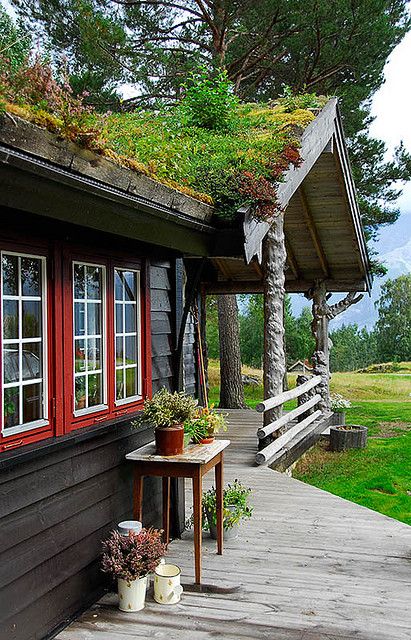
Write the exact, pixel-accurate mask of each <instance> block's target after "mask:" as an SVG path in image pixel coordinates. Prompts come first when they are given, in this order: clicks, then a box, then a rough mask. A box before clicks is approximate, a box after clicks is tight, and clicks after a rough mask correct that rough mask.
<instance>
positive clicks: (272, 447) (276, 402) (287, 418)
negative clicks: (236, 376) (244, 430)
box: [255, 376, 322, 464]
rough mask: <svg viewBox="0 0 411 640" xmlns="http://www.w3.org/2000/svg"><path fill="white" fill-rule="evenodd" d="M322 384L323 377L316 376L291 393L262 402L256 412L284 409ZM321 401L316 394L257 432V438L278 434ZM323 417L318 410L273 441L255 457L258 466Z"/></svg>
mask: <svg viewBox="0 0 411 640" xmlns="http://www.w3.org/2000/svg"><path fill="white" fill-rule="evenodd" d="M320 382H321V376H314V377H313V378H311V379H310V380H308V381H307V382H304V384H301V385H299V386H298V387H295V389H290V391H284V392H283V393H280V394H279V395H278V396H274V397H273V398H268V399H267V400H264V402H260V403H259V404H258V405H257V406H256V410H257V411H258V412H259V413H265V412H266V411H270V410H271V409H275V408H277V407H282V406H283V404H284V403H285V402H287V401H288V400H293V399H294V398H299V397H300V396H302V395H303V394H305V393H307V392H308V391H311V390H312V389H315V387H317V386H318V385H319V383H320ZM320 400H321V395H320V394H319V393H316V394H315V395H314V396H312V397H311V398H309V399H308V400H306V401H305V402H302V403H301V404H299V406H298V407H297V408H296V409H293V410H292V411H288V412H287V413H284V414H283V415H282V416H280V417H279V418H277V419H276V420H274V421H273V422H270V424H267V425H266V426H264V427H261V428H260V429H258V431H257V436H258V437H259V438H260V439H261V438H266V437H267V436H269V435H271V434H273V433H276V432H277V431H278V430H279V429H281V427H284V426H285V425H286V424H288V423H289V422H292V420H294V419H295V418H298V416H301V415H302V414H303V413H306V411H308V410H309V409H312V408H314V407H315V406H316V405H317V404H318V402H319V401H320ZM321 415H322V411H321V410H320V409H316V410H315V411H313V413H310V415H308V416H307V417H306V418H304V420H301V422H298V423H297V424H296V425H294V426H292V427H291V428H290V429H288V431H286V432H285V433H284V434H282V435H281V436H279V437H278V438H276V439H275V440H273V442H271V443H270V444H268V445H267V446H266V447H264V449H261V451H259V452H258V453H257V455H256V457H255V461H256V463H257V464H264V463H266V462H268V461H269V460H271V458H273V456H275V454H276V453H278V452H279V451H281V449H283V448H284V447H285V446H286V445H287V443H289V442H290V441H291V440H292V439H293V438H294V437H295V436H297V435H298V434H299V433H300V431H303V430H304V429H305V428H306V427H308V426H309V425H310V424H311V423H313V422H315V421H316V420H318V419H319V418H320V417H321Z"/></svg>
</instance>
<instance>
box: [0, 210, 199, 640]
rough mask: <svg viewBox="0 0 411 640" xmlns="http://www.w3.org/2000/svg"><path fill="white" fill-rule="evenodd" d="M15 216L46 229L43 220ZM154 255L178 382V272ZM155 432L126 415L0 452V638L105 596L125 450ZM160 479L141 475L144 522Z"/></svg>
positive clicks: (125, 498)
mask: <svg viewBox="0 0 411 640" xmlns="http://www.w3.org/2000/svg"><path fill="white" fill-rule="evenodd" d="M13 216H14V217H13V219H14V220H15V221H16V224H18V225H19V228H25V229H26V230H27V229H29V230H30V229H34V228H36V229H37V233H40V232H41V224H39V222H40V221H34V226H33V220H30V219H29V218H28V217H26V216H21V215H20V214H18V213H17V212H14V214H13ZM8 219H11V218H10V212H8ZM48 233H51V230H50V226H49V225H48ZM0 235H1V229H0ZM129 248H130V247H129ZM136 251H137V249H136ZM147 251H149V249H147ZM138 252H139V255H140V256H141V255H144V254H142V248H141V247H138ZM156 253H157V254H158V249H157V250H156ZM149 261H150V268H149V273H150V298H151V342H152V386H153V392H155V391H156V390H158V389H159V388H161V387H162V386H166V387H167V388H169V389H172V388H173V381H174V377H173V350H174V344H175V316H176V303H175V293H174V292H175V272H174V261H173V259H172V258H168V259H164V260H161V259H159V258H158V257H153V256H149ZM190 344H191V343H190ZM152 439H153V432H152V429H151V428H149V427H142V428H139V429H137V430H136V429H135V428H133V427H132V426H131V425H130V420H129V419H128V420H127V421H124V419H123V421H118V420H117V421H112V422H105V423H101V424H99V425H98V426H95V427H90V428H83V429H78V430H76V431H73V432H71V433H70V434H67V435H65V436H62V437H58V438H49V439H48V440H44V441H42V442H39V443H36V444H32V445H27V446H25V447H22V448H20V449H14V450H11V451H10V452H4V453H2V454H0V496H1V500H0V640H6V639H7V640H11V639H12V640H38V639H41V638H45V637H47V636H48V634H50V633H52V632H53V630H55V629H56V628H58V627H60V626H63V625H64V624H65V623H67V622H68V620H69V619H70V618H71V617H73V616H75V615H76V614H77V613H78V612H79V611H80V610H81V609H83V608H85V607H87V606H89V605H90V604H91V603H92V602H94V601H95V600H96V599H97V598H98V597H99V596H100V594H101V592H102V589H103V588H104V585H105V584H106V580H105V577H104V575H103V574H102V573H101V571H100V568H99V563H100V553H101V540H102V539H103V538H104V537H105V536H106V535H107V533H108V532H109V531H110V530H111V529H112V528H113V527H114V526H115V524H116V523H117V522H119V521H120V520H124V519H129V518H130V517H131V515H132V512H131V505H132V481H131V477H132V473H131V471H132V469H131V466H130V464H129V463H127V462H126V461H125V454H126V453H127V452H128V451H131V450H132V449H135V448H137V447H139V446H142V445H144V444H146V443H147V442H149V441H151V440H152ZM160 484H161V483H159V480H158V479H146V480H145V485H144V505H143V514H144V515H143V524H144V525H155V526H159V525H160V513H161V487H160ZM177 489H178V487H175V488H174V491H177ZM174 495H178V494H174ZM180 501H181V494H180ZM179 512H180V518H179V522H180V523H181V522H184V514H183V513H181V505H180V509H179ZM174 521H175V519H174Z"/></svg>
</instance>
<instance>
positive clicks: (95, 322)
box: [87, 302, 101, 336]
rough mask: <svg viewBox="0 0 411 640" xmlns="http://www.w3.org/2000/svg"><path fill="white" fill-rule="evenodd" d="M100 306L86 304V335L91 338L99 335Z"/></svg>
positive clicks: (97, 303) (97, 304)
mask: <svg viewBox="0 0 411 640" xmlns="http://www.w3.org/2000/svg"><path fill="white" fill-rule="evenodd" d="M100 316H101V304H100V303H99V302H88V303H87V335H89V336H93V335H98V334H100V329H101V323H100Z"/></svg>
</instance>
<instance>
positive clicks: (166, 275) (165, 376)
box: [150, 261, 174, 393]
mask: <svg viewBox="0 0 411 640" xmlns="http://www.w3.org/2000/svg"><path fill="white" fill-rule="evenodd" d="M170 269H171V265H170V262H168V261H162V262H159V261H157V262H155V261H152V262H151V266H150V290H151V349H152V379H153V393H155V392H156V391H158V390H159V389H161V387H166V388H167V389H170V390H172V388H173V362H172V335H173V334H172V331H173V326H174V313H173V288H172V286H171V278H170Z"/></svg>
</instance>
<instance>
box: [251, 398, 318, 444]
mask: <svg viewBox="0 0 411 640" xmlns="http://www.w3.org/2000/svg"><path fill="white" fill-rule="evenodd" d="M321 399H322V396H320V394H319V393H316V394H315V396H313V397H312V398H310V399H309V400H307V402H304V404H300V406H299V407H297V408H296V409H293V410H292V411H288V412H287V413H285V414H284V415H283V416H281V418H278V419H277V420H274V422H271V423H270V424H267V425H266V426H265V427H262V428H261V429H259V430H258V431H257V436H258V437H259V438H260V439H261V438H266V437H267V436H269V435H271V434H272V433H275V432H276V431H278V430H279V429H281V427H284V426H285V425H286V424H288V423H289V422H291V420H294V418H298V416H300V415H301V414H302V413H305V412H306V411H308V409H311V408H312V407H314V406H315V405H316V404H318V403H319V402H320V400H321Z"/></svg>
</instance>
